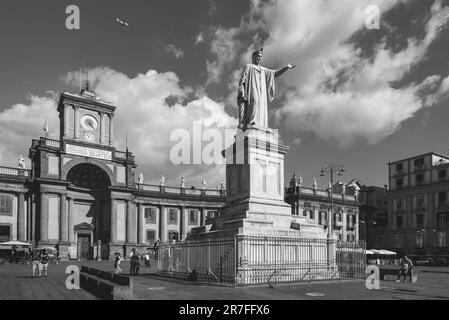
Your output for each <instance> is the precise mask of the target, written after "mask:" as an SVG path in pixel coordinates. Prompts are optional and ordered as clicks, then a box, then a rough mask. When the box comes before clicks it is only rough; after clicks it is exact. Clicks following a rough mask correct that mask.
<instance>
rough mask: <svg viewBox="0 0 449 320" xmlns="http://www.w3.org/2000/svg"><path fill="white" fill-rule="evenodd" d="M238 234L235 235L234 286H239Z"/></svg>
mask: <svg viewBox="0 0 449 320" xmlns="http://www.w3.org/2000/svg"><path fill="white" fill-rule="evenodd" d="M237 256H238V255H237V235H234V264H233V265H234V288H235V287H236V286H237V267H238V258H237Z"/></svg>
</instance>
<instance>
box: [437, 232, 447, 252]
mask: <svg viewBox="0 0 449 320" xmlns="http://www.w3.org/2000/svg"><path fill="white" fill-rule="evenodd" d="M438 247H440V248H445V247H446V232H445V231H440V232H438Z"/></svg>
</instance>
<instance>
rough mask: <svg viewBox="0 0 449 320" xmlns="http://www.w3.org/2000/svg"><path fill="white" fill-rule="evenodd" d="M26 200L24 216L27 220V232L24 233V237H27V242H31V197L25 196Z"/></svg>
mask: <svg viewBox="0 0 449 320" xmlns="http://www.w3.org/2000/svg"><path fill="white" fill-rule="evenodd" d="M26 200H27V214H26V220H27V223H26V225H27V227H26V229H27V231H26V233H27V234H26V237H27V241H31V240H33V238H31V197H30V195H28V196H27V198H26Z"/></svg>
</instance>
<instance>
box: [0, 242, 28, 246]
mask: <svg viewBox="0 0 449 320" xmlns="http://www.w3.org/2000/svg"><path fill="white" fill-rule="evenodd" d="M0 246H10V247H12V246H18V247H31V246H32V244H31V243H27V242H22V241H7V242H0Z"/></svg>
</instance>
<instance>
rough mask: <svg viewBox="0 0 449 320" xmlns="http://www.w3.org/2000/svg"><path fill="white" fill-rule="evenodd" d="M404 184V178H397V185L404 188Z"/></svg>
mask: <svg viewBox="0 0 449 320" xmlns="http://www.w3.org/2000/svg"><path fill="white" fill-rule="evenodd" d="M403 186H404V180H403V179H396V187H398V188H402V187H403Z"/></svg>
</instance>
